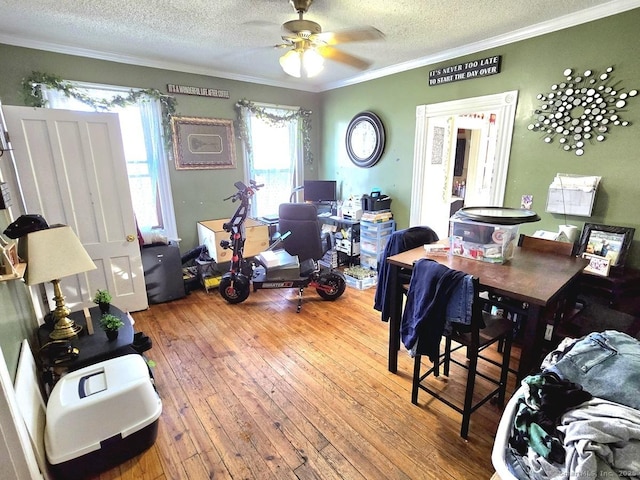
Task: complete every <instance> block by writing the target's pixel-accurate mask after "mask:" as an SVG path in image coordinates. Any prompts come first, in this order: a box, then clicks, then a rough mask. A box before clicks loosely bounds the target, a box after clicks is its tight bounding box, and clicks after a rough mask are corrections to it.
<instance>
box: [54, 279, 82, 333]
mask: <svg viewBox="0 0 640 480" xmlns="http://www.w3.org/2000/svg"><path fill="white" fill-rule="evenodd" d="M51 283H52V284H53V300H55V302H56V309H55V310H54V311H53V318H54V320H55V325H54V327H53V331H52V332H51V333H50V334H49V338H51V339H52V340H64V339H66V338H71V337H74V336H76V335H77V334H78V333H80V331H81V330H82V327H81V326H80V325H76V324H75V322H74V321H73V320H71V319H70V318H69V314H70V313H71V310H69V308H68V307H67V306H66V305H65V304H64V295H62V290H61V289H60V280H52V281H51Z"/></svg>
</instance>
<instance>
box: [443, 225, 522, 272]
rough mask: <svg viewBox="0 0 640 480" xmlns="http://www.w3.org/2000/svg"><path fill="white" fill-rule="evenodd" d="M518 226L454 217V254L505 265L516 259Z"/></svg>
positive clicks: (451, 232) (451, 231) (452, 234)
mask: <svg viewBox="0 0 640 480" xmlns="http://www.w3.org/2000/svg"><path fill="white" fill-rule="evenodd" d="M519 228H520V226H519V225H498V224H494V223H484V222H479V221H477V220H469V219H466V218H461V217H459V216H458V215H454V216H453V217H451V219H450V222H449V238H450V240H451V253H452V254H453V255H458V256H460V257H467V258H473V259H475V260H481V261H483V262H490V263H505V262H507V261H509V260H510V259H511V258H513V252H514V250H515V247H516V243H517V239H518V230H519Z"/></svg>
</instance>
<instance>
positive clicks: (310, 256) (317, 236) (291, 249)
mask: <svg viewBox="0 0 640 480" xmlns="http://www.w3.org/2000/svg"><path fill="white" fill-rule="evenodd" d="M278 224H279V226H278V229H279V230H280V234H281V235H283V234H284V233H286V232H291V234H290V235H288V236H287V237H286V238H285V239H284V240H283V243H284V249H285V250H286V251H287V253H288V254H289V255H297V256H298V260H299V261H300V264H301V265H302V263H303V262H308V261H309V260H312V261H318V260H320V259H321V258H322V256H323V255H324V254H325V252H326V251H327V250H328V248H327V243H326V237H325V238H324V239H323V236H322V232H321V229H320V222H318V210H317V208H316V206H315V205H313V204H311V203H283V204H281V205H280V207H279V212H278ZM323 240H324V241H323Z"/></svg>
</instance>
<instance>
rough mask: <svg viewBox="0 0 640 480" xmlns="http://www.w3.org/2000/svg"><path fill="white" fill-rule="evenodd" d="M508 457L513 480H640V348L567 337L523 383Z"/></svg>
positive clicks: (602, 338) (624, 340) (609, 334)
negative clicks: (540, 368)
mask: <svg viewBox="0 0 640 480" xmlns="http://www.w3.org/2000/svg"><path fill="white" fill-rule="evenodd" d="M522 390H523V395H522V396H521V397H519V398H518V401H517V404H516V409H515V414H514V416H513V426H512V429H511V435H510V438H509V447H508V448H507V452H506V459H507V465H508V467H509V469H510V471H511V472H512V473H513V475H514V476H515V477H517V478H519V479H540V480H547V479H554V480H555V479H567V480H568V479H576V478H607V479H617V478H624V479H640V342H639V341H638V340H636V339H635V338H633V337H630V336H629V335H626V334H624V333H621V332H617V331H613V330H607V331H604V332H599V333H591V334H589V335H587V336H586V337H583V338H581V339H567V340H565V341H563V342H562V343H561V344H560V346H559V347H558V349H556V350H555V351H554V352H551V353H550V354H549V355H548V356H547V357H546V358H545V361H544V362H543V364H542V372H541V373H539V374H536V375H531V376H529V377H526V378H525V379H524V380H523V381H522Z"/></svg>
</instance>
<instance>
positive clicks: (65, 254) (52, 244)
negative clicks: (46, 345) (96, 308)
mask: <svg viewBox="0 0 640 480" xmlns="http://www.w3.org/2000/svg"><path fill="white" fill-rule="evenodd" d="M26 258H27V272H26V275H25V278H26V282H27V285H37V284H40V283H45V282H51V283H52V284H53V294H54V296H53V300H54V301H55V302H56V308H55V310H54V311H53V318H54V321H55V326H54V329H53V331H52V332H51V334H50V335H49V336H50V337H51V338H52V339H54V340H60V339H65V338H71V337H73V336H74V335H77V334H78V332H79V331H80V330H81V329H82V327H81V326H79V325H76V324H75V322H74V321H73V320H71V319H69V314H70V313H71V310H70V309H69V308H68V307H67V306H66V305H65V303H64V295H62V290H61V288H60V279H61V278H63V277H68V276H70V275H76V274H78V273H83V272H87V271H89V270H94V269H95V268H96V265H95V263H93V260H91V257H89V254H88V253H87V251H86V250H85V249H84V247H83V246H82V243H80V240H79V239H78V237H77V236H76V234H75V233H74V232H73V230H72V229H71V227H68V226H65V225H63V226H60V227H52V228H49V229H45V230H39V231H37V232H32V233H29V234H28V235H27V248H26Z"/></svg>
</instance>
